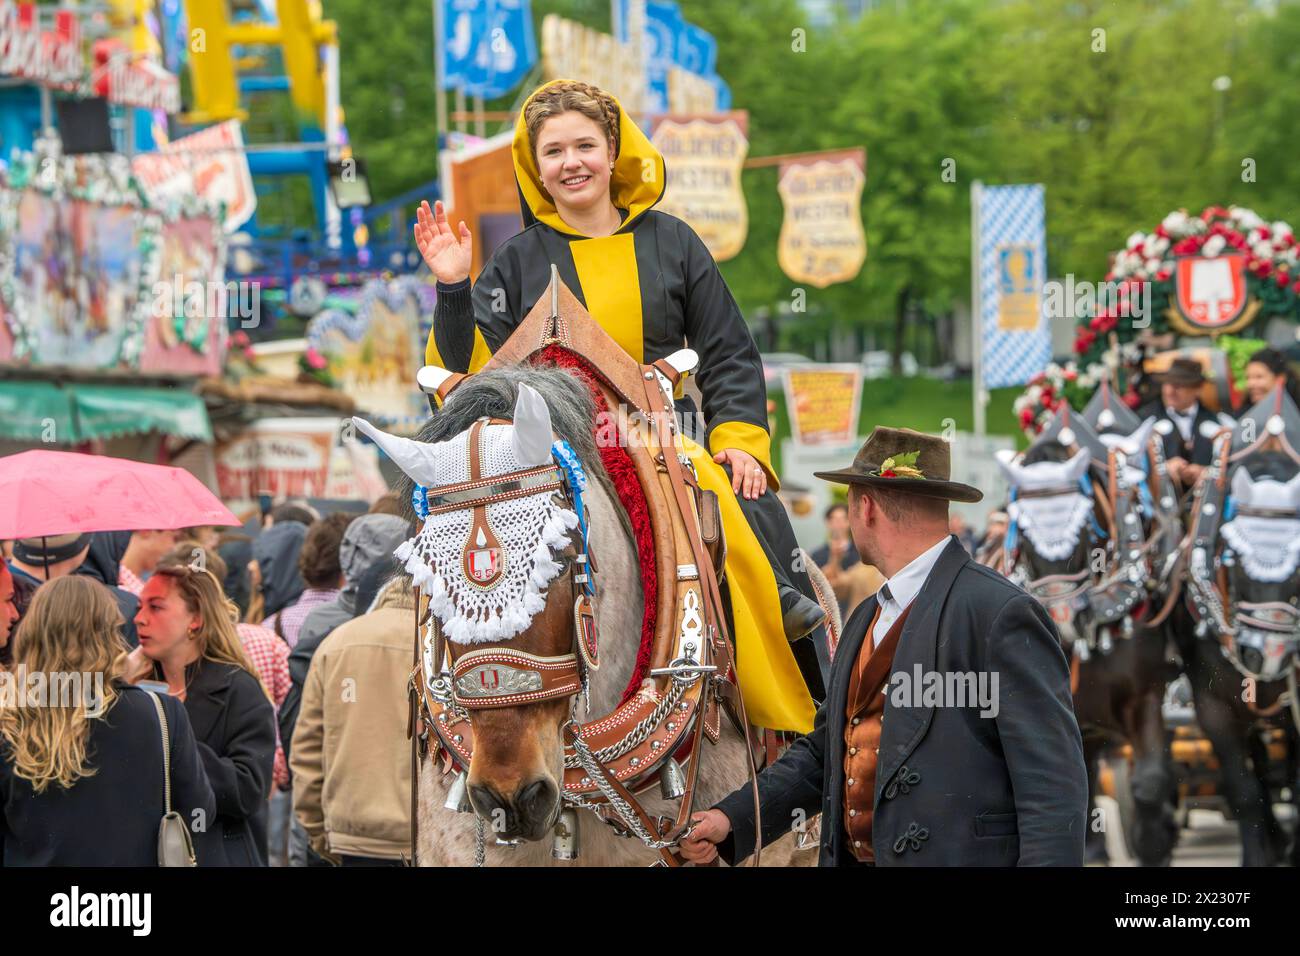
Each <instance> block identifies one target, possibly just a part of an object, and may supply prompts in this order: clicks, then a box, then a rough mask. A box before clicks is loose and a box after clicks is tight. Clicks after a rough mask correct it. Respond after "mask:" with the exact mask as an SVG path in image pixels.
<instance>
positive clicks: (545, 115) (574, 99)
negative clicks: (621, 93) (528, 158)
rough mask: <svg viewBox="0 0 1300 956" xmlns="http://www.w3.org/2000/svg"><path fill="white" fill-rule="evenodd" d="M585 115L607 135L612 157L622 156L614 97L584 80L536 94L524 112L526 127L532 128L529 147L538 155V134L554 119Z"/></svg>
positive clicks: (546, 89)
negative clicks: (547, 122) (565, 114)
mask: <svg viewBox="0 0 1300 956" xmlns="http://www.w3.org/2000/svg"><path fill="white" fill-rule="evenodd" d="M570 111H573V112H576V113H581V114H582V115H583V116H585V117H587V119H589V120H591V121H592V122H593V123H595V124H596V125H597V126H599V127H601V129H603V130H604V131H605V138H606V140H608V141H609V147H610V157H611V158H615V157H617V156H618V150H619V135H618V126H619V109H618V103H617V102H615V100H614V97H612V96H610V95H609V94H608V93H606V92H605V91H604V90H602V89H601V88H600V87H598V86H594V85H593V84H591V83H584V82H582V81H581V80H561V81H560V82H558V83H552V84H551V85H549V86H547V87H546V88H545V89H543V90H542V91H541V92H540V93H537V94H535V95H534V96H533V97H532V98H531V99H529V101H528V105H527V106H526V107H525V108H524V124H525V126H527V128H528V145H529V147H530V148H531V149H532V150H533V152H534V153H536V151H537V134H538V133H539V132H541V129H542V124H543V123H545V122H546V121H547V120H548V119H550V118H551V117H552V116H558V115H560V114H561V113H567V112H570Z"/></svg>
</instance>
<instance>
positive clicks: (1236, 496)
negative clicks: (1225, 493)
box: [1232, 465, 1255, 508]
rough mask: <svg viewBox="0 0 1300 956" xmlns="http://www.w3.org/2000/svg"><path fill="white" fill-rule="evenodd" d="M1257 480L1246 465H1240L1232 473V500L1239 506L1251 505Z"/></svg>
mask: <svg viewBox="0 0 1300 956" xmlns="http://www.w3.org/2000/svg"><path fill="white" fill-rule="evenodd" d="M1254 492H1255V480H1254V479H1253V478H1251V477H1250V472H1248V471H1247V470H1246V466H1245V465H1238V466H1237V470H1236V471H1234V472H1233V473H1232V501H1233V504H1235V505H1236V506H1237V507H1238V508H1240V507H1241V506H1242V505H1249V504H1250V502H1251V499H1252V498H1253V497H1254Z"/></svg>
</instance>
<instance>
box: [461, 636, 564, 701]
mask: <svg viewBox="0 0 1300 956" xmlns="http://www.w3.org/2000/svg"><path fill="white" fill-rule="evenodd" d="M451 690H452V695H453V696H454V697H455V699H456V702H457V703H458V704H460V706H462V707H464V708H465V709H466V710H489V709H493V708H499V707H520V706H524V705H526V704H537V703H540V702H541V701H544V700H554V699H555V698H556V697H572V696H573V695H574V694H576V693H578V691H580V690H582V678H581V676H580V675H579V673H578V658H577V655H575V654H561V655H560V656H558V657H539V656H538V655H536V654H529V653H528V652H527V651H519V650H514V649H512V648H506V647H492V648H482V649H480V650H476V651H469V652H468V653H466V654H462V655H461V656H460V657H458V658H457V659H456V660H455V662H454V663H453V664H452V668H451Z"/></svg>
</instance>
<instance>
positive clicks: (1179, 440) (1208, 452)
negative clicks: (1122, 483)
mask: <svg viewBox="0 0 1300 956" xmlns="http://www.w3.org/2000/svg"><path fill="white" fill-rule="evenodd" d="M1138 415H1139V416H1140V417H1142V418H1143V419H1145V418H1146V417H1147V416H1149V415H1154V416H1155V417H1156V421H1157V422H1160V421H1166V422H1168V423H1169V424H1170V425H1171V426H1173V428H1172V431H1170V432H1169V434H1168V435H1160V433H1159V432H1156V434H1157V435H1160V441H1161V442H1162V444H1163V445H1164V449H1165V458H1166V459H1169V458H1182V459H1183V460H1184V461H1189V462H1191V463H1192V464H1193V465H1208V464H1209V463H1210V462H1211V461H1213V460H1214V443H1213V442H1211V441H1210V439H1208V438H1206V437H1205V436H1204V435H1202V434H1201V425H1202V424H1203V423H1205V422H1210V423H1211V424H1214V425H1218V424H1219V420H1218V419H1217V418H1216V417H1215V416H1214V414H1213V413H1212V412H1208V411H1206V409H1205V406H1204V405H1201V404H1199V403H1198V404H1197V406H1196V418H1194V419H1193V420H1192V440H1191V441H1190V442H1184V441H1183V434H1182V432H1180V431H1179V430H1178V426H1177V425H1176V424H1174V420H1173V419H1172V418H1170V417H1169V413H1168V412H1166V411H1165V405H1164V402H1162V401H1159V400H1157V401H1154V402H1151V403H1150V404H1148V405H1145V406H1143V407H1142V408H1140V409H1138Z"/></svg>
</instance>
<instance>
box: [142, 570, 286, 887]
mask: <svg viewBox="0 0 1300 956" xmlns="http://www.w3.org/2000/svg"><path fill="white" fill-rule="evenodd" d="M236 616H237V612H236V610H235V607H234V605H233V604H231V602H230V601H229V600H228V599H227V598H226V596H225V594H224V593H223V592H222V590H221V585H220V584H219V583H218V582H217V579H216V578H215V577H214V576H213V575H212V573H211V572H210V571H206V570H198V569H196V568H194V567H189V566H184V565H168V566H166V567H160V568H159V569H158V570H157V571H155V572H154V574H153V576H152V577H150V578H149V581H148V582H147V583H146V584H145V587H144V590H143V591H141V592H140V611H139V613H138V614H137V615H136V619H135V624H136V631H137V633H138V634H139V635H140V646H139V648H137V649H136V651H134V652H132V655H131V657H132V667H131V673H132V675H133V677H134V679H135V680H141V679H144V678H150V679H152V680H156V681H161V682H164V683H165V684H166V685H167V689H168V691H169V693H170V694H172V695H173V696H175V697H179V698H180V699H181V700H182V701H183V702H184V704H185V710H186V712H187V713H188V714H189V718H190V723H191V724H192V725H193V728H194V736H195V739H196V740H197V742H198V750H199V755H200V756H201V758H202V760H203V766H204V768H205V769H206V770H207V774H208V779H209V780H210V781H211V783H212V790H213V792H214V793H215V794H216V815H215V817H214V818H213V819H211V820H209V821H207V826H206V828H205V829H204V830H203V831H202V832H198V833H196V834H195V838H194V848H195V851H196V853H197V855H198V861H199V865H200V866H265V865H267V797H268V796H269V795H270V792H271V772H272V770H271V768H272V763H273V761H274V757H275V709H274V708H273V707H272V705H271V700H270V698H269V696H268V694H267V691H266V688H265V687H263V685H262V683H261V681H260V680H259V679H258V676H257V671H256V670H255V669H254V667H253V664H252V662H251V661H250V660H249V658H248V655H247V653H245V651H244V648H243V646H242V644H241V643H240V640H239V635H238V633H237V632H236V630H235V620H236Z"/></svg>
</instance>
